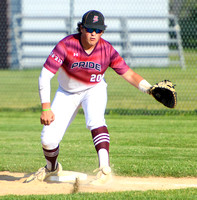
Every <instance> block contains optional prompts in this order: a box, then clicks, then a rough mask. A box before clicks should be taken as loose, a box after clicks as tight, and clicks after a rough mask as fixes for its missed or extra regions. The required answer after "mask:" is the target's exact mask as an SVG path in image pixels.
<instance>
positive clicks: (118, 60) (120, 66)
mask: <svg viewBox="0 0 197 200" xmlns="http://www.w3.org/2000/svg"><path fill="white" fill-rule="evenodd" d="M110 58H111V63H110V67H111V68H112V69H113V70H115V72H116V73H117V74H119V75H123V74H124V73H125V72H127V71H128V69H129V66H128V65H127V64H126V62H125V61H124V59H123V58H122V57H121V56H120V54H119V53H118V52H117V51H116V50H115V49H114V48H113V47H112V48H111V57H110Z"/></svg>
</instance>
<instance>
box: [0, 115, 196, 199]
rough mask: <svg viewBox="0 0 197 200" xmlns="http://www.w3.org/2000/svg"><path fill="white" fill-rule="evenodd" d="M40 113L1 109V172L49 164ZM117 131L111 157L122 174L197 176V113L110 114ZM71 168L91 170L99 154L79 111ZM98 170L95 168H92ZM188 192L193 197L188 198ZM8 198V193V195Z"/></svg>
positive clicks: (69, 142) (67, 147) (67, 159)
mask: <svg viewBox="0 0 197 200" xmlns="http://www.w3.org/2000/svg"><path fill="white" fill-rule="evenodd" d="M39 116H40V113H39V112H16V111H12V112H1V113H0V119H1V120H0V137H1V140H0V146H1V162H0V171H5V170H6V171H7V170H8V171H12V172H34V171H36V170H37V169H38V168H40V167H41V166H44V165H45V160H44V158H43V153H42V149H41V144H40V131H41V129H42V126H41V125H40V123H39ZM106 120H107V124H108V128H109V132H110V136H111V142H110V159H111V166H112V169H113V171H114V173H115V174H116V175H121V176H139V177H149V176H158V177H167V176H172V177H197V168H196V158H197V157H196V152H197V135H196V132H197V124H196V120H197V116H195V115H194V116H189V115H188V116H181V115H177V116H122V117H121V116H119V115H106ZM59 161H60V162H61V164H62V165H63V167H64V169H65V170H77V171H81V172H85V173H89V174H90V173H91V172H92V171H93V170H94V169H95V168H97V167H98V159H97V154H96V151H95V149H94V146H93V142H92V138H91V134H90V132H89V131H88V130H87V129H86V127H85V120H84V116H83V115H82V114H78V115H77V117H76V119H75V120H74V122H73V123H72V124H71V126H70V127H69V129H68V132H67V133H66V135H65V137H64V139H63V141H62V143H61V145H60V155H59ZM92 174H93V173H92ZM186 197H187V198H186ZM196 197H197V189H185V190H171V191H147V192H134V191H132V192H120V193H109V194H94V195H93V194H73V195H49V196H28V197H20V198H19V197H17V196H9V198H8V199H92V198H93V199H129V198H130V199H133V198H134V199H195V198H196ZM6 198H7V197H3V199H6Z"/></svg>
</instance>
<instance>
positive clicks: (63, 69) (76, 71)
mask: <svg viewBox="0 0 197 200" xmlns="http://www.w3.org/2000/svg"><path fill="white" fill-rule="evenodd" d="M44 67H45V68H46V69H48V70H49V71H51V72H52V73H54V74H55V73H56V72H57V71H58V70H60V72H59V75H58V81H59V84H60V86H61V87H62V88H63V89H65V90H66V91H68V92H80V91H82V90H85V89H88V88H90V87H92V86H94V85H95V84H98V83H99V82H101V81H102V80H103V78H104V73H105V71H106V70H107V68H108V67H111V68H112V69H114V70H115V71H116V73H118V74H119V75H122V74H124V73H125V72H127V70H128V69H129V66H128V65H127V64H126V63H125V61H124V60H123V58H122V57H121V56H120V55H119V53H118V52H117V51H116V50H115V49H114V48H113V46H112V45H111V44H110V43H109V42H107V41H106V40H104V39H102V38H100V40H99V41H98V43H97V44H96V46H95V48H94V50H93V51H92V52H91V54H87V53H86V52H85V51H84V49H83V47H82V44H81V42H80V34H74V35H70V36H67V37H65V38H64V39H62V40H61V41H60V42H59V43H58V44H57V45H56V46H55V48H54V49H53V51H52V52H51V54H50V55H49V57H48V58H47V60H46V62H45V64H44Z"/></svg>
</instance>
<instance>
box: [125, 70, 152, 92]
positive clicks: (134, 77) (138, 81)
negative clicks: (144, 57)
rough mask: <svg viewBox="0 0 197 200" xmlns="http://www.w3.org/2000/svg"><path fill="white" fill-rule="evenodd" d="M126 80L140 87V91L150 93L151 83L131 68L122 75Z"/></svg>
mask: <svg viewBox="0 0 197 200" xmlns="http://www.w3.org/2000/svg"><path fill="white" fill-rule="evenodd" d="M121 76H122V77H123V78H124V79H125V80H126V81H128V82H129V83H130V84H131V85H133V86H134V87H136V88H138V89H139V90H140V91H142V92H144V93H149V89H150V87H151V84H150V83H148V82H147V81H146V80H145V79H144V78H143V77H141V76H140V75H139V74H137V73H136V72H134V71H133V70H132V69H131V68H129V69H128V70H127V72H125V73H124V74H123V75H121Z"/></svg>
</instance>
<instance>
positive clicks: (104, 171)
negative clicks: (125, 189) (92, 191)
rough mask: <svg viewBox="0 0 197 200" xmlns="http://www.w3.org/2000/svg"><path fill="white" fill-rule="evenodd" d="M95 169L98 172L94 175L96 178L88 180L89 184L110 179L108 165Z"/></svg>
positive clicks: (101, 182) (96, 183) (110, 174)
mask: <svg viewBox="0 0 197 200" xmlns="http://www.w3.org/2000/svg"><path fill="white" fill-rule="evenodd" d="M97 170H99V172H98V173H97V175H96V179H95V180H93V181H91V182H90V184H91V185H97V186H99V185H103V184H106V183H108V182H109V181H110V180H111V179H112V173H111V168H110V167H109V166H105V167H102V168H99V169H97ZM97 170H95V171H97ZM95 171H94V172H95Z"/></svg>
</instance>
